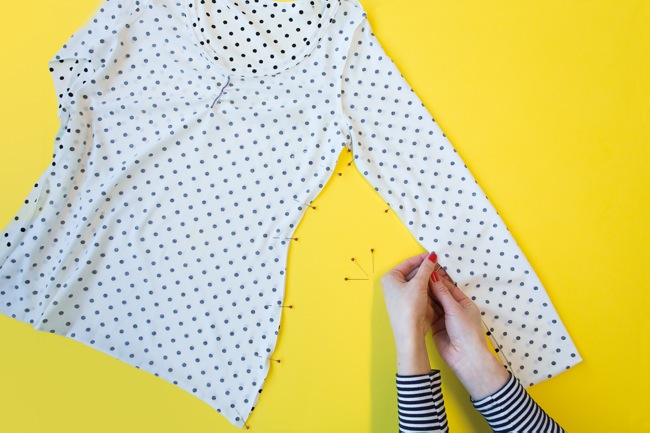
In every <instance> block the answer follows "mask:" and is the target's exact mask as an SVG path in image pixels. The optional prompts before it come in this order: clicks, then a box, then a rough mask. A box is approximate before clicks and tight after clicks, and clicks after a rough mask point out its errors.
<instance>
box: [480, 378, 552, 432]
mask: <svg viewBox="0 0 650 433" xmlns="http://www.w3.org/2000/svg"><path fill="white" fill-rule="evenodd" d="M472 403H473V404H474V407H475V408H476V409H477V410H478V411H479V412H480V413H481V414H482V415H483V416H484V417H485V419H486V420H487V422H488V423H489V424H490V427H492V430H494V431H495V432H531V433H564V429H563V428H562V427H560V426H559V425H558V424H557V423H556V422H555V421H553V419H552V418H551V417H550V416H548V415H547V414H546V412H544V410H542V408H541V407H539V406H538V405H537V403H535V401H534V400H533V399H532V398H531V396H530V395H528V393H527V392H526V390H525V389H524V387H523V386H521V384H520V383H519V382H518V381H517V379H515V378H514V376H512V375H510V379H509V380H508V382H507V383H506V384H505V385H504V386H503V388H501V389H500V390H499V391H497V392H496V393H494V394H492V395H490V396H487V397H485V398H483V399H481V400H477V401H472Z"/></svg>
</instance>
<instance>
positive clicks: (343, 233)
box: [0, 0, 650, 433]
mask: <svg viewBox="0 0 650 433" xmlns="http://www.w3.org/2000/svg"><path fill="white" fill-rule="evenodd" d="M363 3H364V5H365V7H366V10H367V11H368V15H369V17H370V20H371V23H372V24H373V26H374V29H375V32H376V34H377V35H378V37H379V39H380V40H381V41H382V42H383V44H384V47H385V48H386V50H387V52H388V53H389V54H390V55H391V56H392V57H393V58H394V59H395V61H396V63H397V64H398V66H399V67H400V68H401V70H402V71H403V73H404V75H405V76H406V78H407V79H408V80H409V82H410V83H411V84H412V86H413V87H414V88H415V90H416V91H417V93H418V94H419V95H420V96H421V97H422V99H423V100H424V102H425V104H426V105H427V106H428V107H429V109H430V110H431V112H432V114H433V115H434V117H435V118H436V120H437V121H438V122H439V123H440V124H441V126H442V127H443V129H444V130H445V132H446V133H447V135H448V136H449V137H450V139H451V140H452V142H453V143H454V145H455V146H456V148H457V149H458V151H459V152H460V154H461V155H462V156H463V158H464V159H465V161H466V163H467V165H468V166H469V167H470V169H471V170H472V171H473V173H474V174H475V176H476V177H477V179H478V180H479V182H480V183H481V185H482V186H483V188H484V189H485V191H486V192H487V193H488V195H489V197H490V198H491V200H492V201H493V203H494V204H495V206H496V207H497V209H498V210H499V212H500V214H501V215H502V216H503V217H504V219H505V221H506V222H507V223H508V225H509V227H510V230H511V231H512V232H513V233H514V235H515V237H516V239H517V240H518V242H519V244H520V245H521V247H522V249H523V250H524V252H525V253H526V254H527V257H528V258H529V260H530V261H531V263H532V264H533V266H534V267H535V268H536V270H537V271H538V273H539V275H540V277H541V279H542V281H543V282H544V283H545V285H546V287H547V290H548V292H549V295H550V296H551V299H552V300H553V302H554V304H555V306H556V308H557V309H558V311H559V313H560V315H561V317H562V319H563V321H564V323H565V324H566V326H567V328H568V329H569V332H570V333H571V335H572V336H573V338H574V339H575V342H576V344H577V345H578V348H579V350H580V351H581V354H582V356H583V357H584V362H583V363H581V364H580V365H578V366H577V367H576V368H574V369H572V370H571V371H569V372H566V373H564V374H562V375H560V376H559V377H557V378H554V379H551V380H550V381H546V382H544V383H542V384H540V385H536V386H535V387H533V388H532V389H531V390H530V392H531V394H532V395H533V396H534V398H535V399H536V400H537V401H538V402H539V403H540V404H541V405H542V406H543V407H544V408H545V409H546V410H547V411H548V412H549V413H550V414H552V415H553V416H554V417H555V418H556V419H557V420H558V421H559V422H560V423H561V424H562V425H564V426H565V427H566V428H567V430H569V431H572V432H613V431H619V432H644V431H645V432H647V431H650V418H648V416H647V407H648V403H650V399H649V398H648V389H650V380H649V375H650V373H649V370H650V368H649V367H650V365H649V362H648V357H649V355H650V353H649V345H648V340H649V337H648V335H650V320H648V315H649V313H648V308H649V306H650V302H649V301H650V288H649V285H648V281H650V253H649V251H650V246H649V245H650V229H649V228H648V225H649V223H650V221H649V220H650V218H649V217H650V193H649V190H650V175H649V174H648V167H647V166H648V161H649V160H650V56H649V55H648V54H649V52H650V24H649V23H650V2H648V1H646V0H626V1H621V0H609V1H605V0H593V1H571V0H569V1H567V0H548V1H544V2H521V1H514V0H504V1H501V2H466V1H447V2H442V1H432V0H418V1H414V0H409V1H399V0H366V1H364V2H363ZM97 5H98V1H97V0H66V1H63V2H51V1H45V0H32V1H29V2H27V1H24V2H15V1H14V2H4V4H3V7H2V14H1V15H0V40H1V41H2V43H1V44H0V55H1V57H0V58H1V59H2V60H1V61H2V68H1V70H0V78H1V79H0V86H1V88H0V94H1V95H2V104H1V105H0V110H2V117H1V119H2V120H1V124H0V125H1V127H2V138H1V139H0V200H1V201H0V202H1V203H2V205H1V206H0V223H1V224H2V225H4V224H5V223H6V222H7V221H9V219H10V218H11V217H12V216H13V214H14V213H15V211H16V210H17V209H18V207H19V206H20V204H21V203H22V200H23V198H24V197H25V195H26V194H27V192H28V191H29V189H30V188H31V185H32V184H33V183H34V181H35V180H36V179H37V178H38V176H39V175H40V173H41V172H42V171H43V170H44V169H45V168H46V167H47V165H48V164H49V162H50V157H51V154H52V146H53V144H52V143H53V137H54V134H55V132H56V130H57V128H58V122H57V118H56V102H55V96H54V91H53V87H52V84H51V82H50V77H49V73H48V70H47V61H48V60H49V59H50V57H52V55H53V54H54V53H55V52H56V51H57V49H58V48H59V46H60V45H62V44H63V43H64V42H65V40H66V39H67V38H68V36H69V35H70V34H72V33H73V32H74V31H75V30H76V29H77V28H78V27H80V26H81V25H82V24H83V23H84V22H85V21H86V20H87V19H88V17H90V16H91V14H92V12H93V11H94V9H95V8H96V7H97ZM348 161H349V155H347V154H344V155H343V156H342V159H341V163H340V164H339V166H338V171H339V172H340V173H341V176H338V175H336V176H334V177H333V178H332V180H331V182H330V183H329V184H328V185H327V187H326V188H325V191H324V192H323V193H322V194H321V195H320V196H319V197H318V199H317V200H316V202H315V205H316V206H317V210H316V211H309V212H308V213H307V217H306V218H305V219H304V220H303V221H302V223H301V225H300V227H299V229H298V232H297V235H296V236H298V237H299V239H300V241H299V242H298V243H294V245H293V247H292V249H291V250H290V260H289V275H288V286H287V303H290V304H294V305H295V308H294V309H292V310H288V311H287V312H286V314H285V316H284V317H283V321H282V330H281V334H280V339H279V344H278V348H277V351H276V353H275V354H274V357H276V358H279V359H281V360H282V363H281V364H277V365H274V366H273V367H272V370H271V373H270V376H269V378H268V381H267V383H266V386H265V389H264V393H263V394H262V396H261V399H260V402H259V404H258V406H257V408H256V409H255V412H254V413H253V416H252V417H251V418H250V419H249V421H248V424H249V425H250V427H251V431H253V432H259V433H267V432H394V431H396V408H395V395H394V382H393V374H394V348H393V343H392V340H391V335H390V329H389V325H388V321H387V317H386V314H385V312H384V306H383V298H382V295H381V289H380V286H379V283H378V279H379V276H380V275H381V274H382V273H383V272H385V271H387V270H388V269H390V268H391V267H392V266H394V265H395V264H396V263H398V262H399V261H401V260H402V259H404V258H406V257H408V256H411V255H414V254H416V253H419V252H420V251H421V250H420V247H419V246H418V244H417V243H416V242H415V241H414V240H413V239H412V238H411V236H410V234H409V233H408V231H407V230H406V229H405V228H404V227H403V226H402V225H401V223H400V222H399V221H398V219H397V217H396V216H395V215H394V214H393V213H392V212H388V213H386V212H384V210H385V205H384V203H383V201H382V200H381V199H380V197H378V196H377V195H376V194H375V193H374V192H373V190H372V189H371V188H370V187H369V185H368V184H367V183H366V182H365V180H364V179H363V178H362V177H361V176H360V175H359V174H358V172H357V171H356V169H355V168H354V166H348V165H347V162H348ZM371 248H374V249H375V250H376V253H375V260H374V266H375V272H374V273H373V274H372V280H370V281H357V282H347V283H346V282H344V281H343V278H344V277H346V276H350V277H352V276H358V275H359V273H360V271H359V269H358V268H356V266H355V265H354V264H353V263H352V262H351V261H350V258H351V257H356V258H357V259H358V260H359V262H360V263H361V264H362V265H363V266H364V268H365V269H366V270H369V272H372V270H371V267H372V262H371V257H370V249H371ZM0 351H1V352H0V353H1V355H0V431H2V432H68V433H75V432H154V431H155V432H211V433H214V432H235V431H237V429H235V428H233V427H232V426H230V424H228V422H227V421H226V420H225V419H224V418H223V417H221V416H220V415H219V414H217V413H216V412H215V411H214V410H212V409H211V408H210V407H208V406H207V405H206V404H204V403H202V402H200V401H199V400H197V399H196V398H194V397H192V396H190V395H189V394H186V393H185V392H183V391H181V390H180V389H178V388H176V387H174V386H172V385H170V384H168V383H166V382H164V381H162V380H160V379H157V378H155V377H153V376H151V375H149V374H147V373H144V372H142V371H139V370H136V369H134V368H132V367H129V366H127V365H125V364H123V363H121V362H119V361H116V360H114V359H112V358H110V357H108V356H106V355H103V354H101V353H99V352H97V351H95V350H93V349H90V348H88V347H85V346H82V345H81V344H78V343H76V342H74V341H72V340H68V339H65V338H62V337H58V336H54V335H50V334H43V333H39V332H35V331H33V330H32V329H31V328H30V327H29V326H28V325H25V324H23V323H19V322H17V321H15V320H12V319H9V318H6V317H4V316H0ZM432 362H433V364H434V365H435V366H440V361H439V360H438V359H437V358H435V357H432ZM443 375H444V384H445V387H444V391H445V396H446V401H447V407H448V415H449V421H450V425H451V427H452V431H455V432H470V433H471V432H486V431H489V429H488V428H487V425H486V424H485V422H484V421H483V420H482V419H481V418H480V417H479V416H477V415H476V414H475V413H474V412H473V409H472V408H471V406H470V405H469V402H468V399H467V396H466V394H465V393H464V392H463V390H462V389H461V388H460V386H459V385H458V383H457V382H455V381H454V380H453V378H452V377H451V375H450V373H448V372H447V371H446V370H443ZM609 387H611V389H608V388H609Z"/></svg>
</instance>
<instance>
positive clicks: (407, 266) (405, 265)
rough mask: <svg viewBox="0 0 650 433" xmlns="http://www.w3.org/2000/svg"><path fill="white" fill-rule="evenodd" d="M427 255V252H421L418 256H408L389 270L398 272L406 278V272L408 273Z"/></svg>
mask: <svg viewBox="0 0 650 433" xmlns="http://www.w3.org/2000/svg"><path fill="white" fill-rule="evenodd" d="M428 255H429V253H423V254H420V255H418V256H415V257H411V258H408V259H406V260H404V261H403V262H402V263H400V264H399V265H397V266H395V267H394V268H393V270H392V271H391V272H399V273H400V274H402V275H403V276H404V278H406V276H407V275H408V274H410V273H411V272H412V271H413V270H414V269H415V268H417V267H418V266H420V265H421V264H422V262H423V261H424V259H426V258H427V256H428Z"/></svg>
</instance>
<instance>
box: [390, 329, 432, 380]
mask: <svg viewBox="0 0 650 433" xmlns="http://www.w3.org/2000/svg"><path fill="white" fill-rule="evenodd" d="M395 347H396V352H397V374H399V375H402V376H416V375H422V374H428V373H429V372H430V371H431V364H430V363H429V355H428V354H427V345H426V343H425V342H424V337H423V336H419V337H418V336H417V335H415V336H407V337H396V338H395Z"/></svg>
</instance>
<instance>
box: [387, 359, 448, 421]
mask: <svg viewBox="0 0 650 433" xmlns="http://www.w3.org/2000/svg"><path fill="white" fill-rule="evenodd" d="M396 382H397V408H398V416H399V429H400V432H402V433H409V432H429V433H433V432H448V431H449V429H448V426H447V415H446V412H445V403H444V399H443V397H442V389H441V387H440V371H437V370H433V371H431V370H430V371H429V373H428V374H422V375H414V376H409V375H400V374H398V375H397V380H396Z"/></svg>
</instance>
